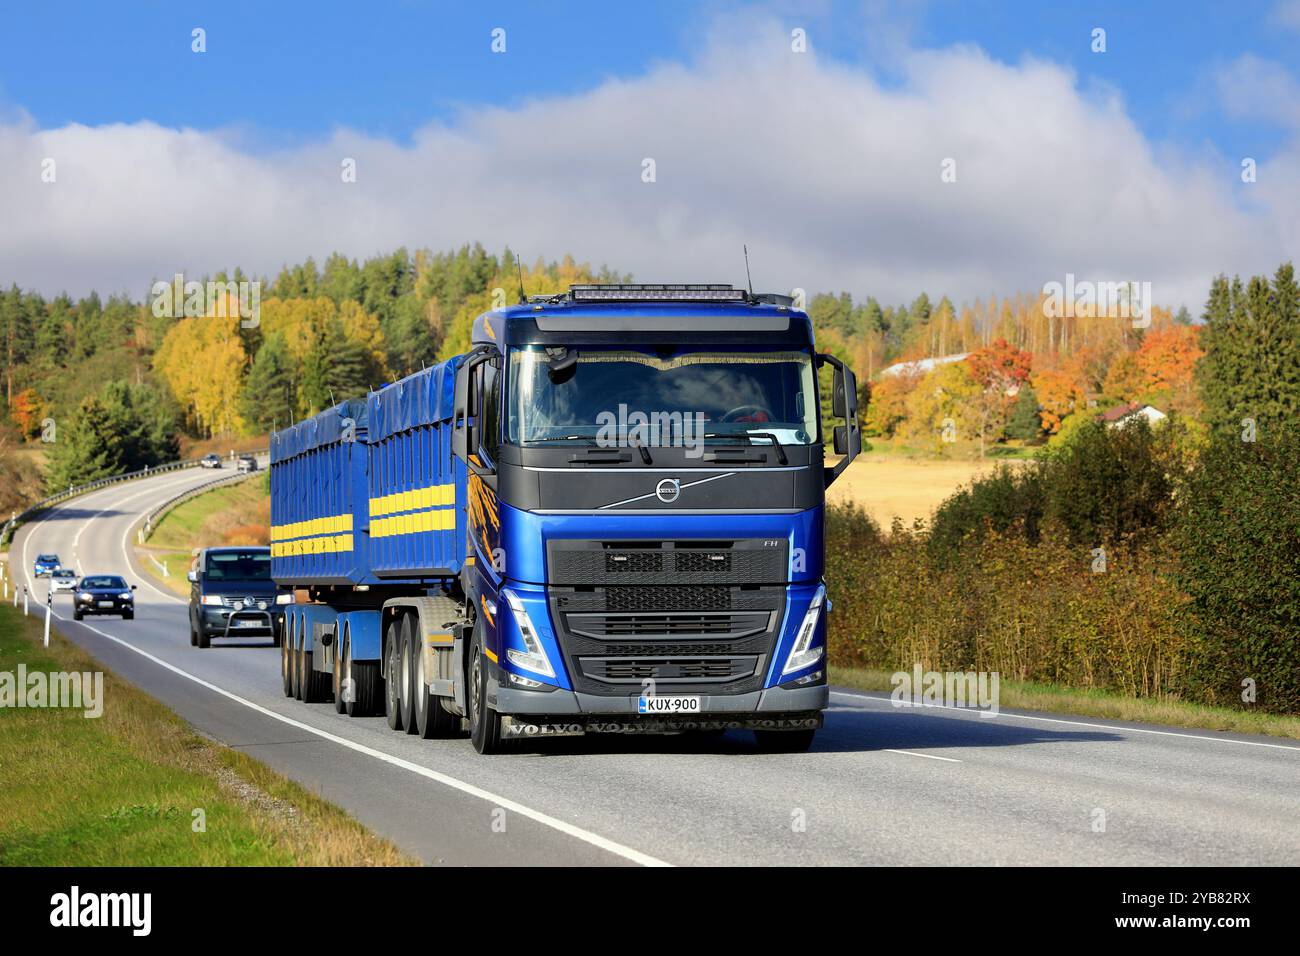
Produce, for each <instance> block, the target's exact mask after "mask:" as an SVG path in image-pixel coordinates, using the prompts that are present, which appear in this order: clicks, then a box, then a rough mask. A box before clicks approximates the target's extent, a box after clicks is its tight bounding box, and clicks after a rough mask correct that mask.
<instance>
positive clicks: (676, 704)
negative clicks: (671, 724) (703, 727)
mask: <svg viewBox="0 0 1300 956" xmlns="http://www.w3.org/2000/svg"><path fill="white" fill-rule="evenodd" d="M700 700H701V698H699V697H665V696H661V695H658V694H654V695H650V694H642V695H641V702H640V704H639V705H638V706H637V711H638V712H639V713H642V714H698V713H699V712H700Z"/></svg>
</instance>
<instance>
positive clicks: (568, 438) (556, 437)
mask: <svg viewBox="0 0 1300 956" xmlns="http://www.w3.org/2000/svg"><path fill="white" fill-rule="evenodd" d="M547 441H585V442H587V443H588V444H591V445H594V444H595V443H596V436H594V435H548V436H547V437H546V438H525V439H524V444H525V445H532V444H540V443H541V442H547Z"/></svg>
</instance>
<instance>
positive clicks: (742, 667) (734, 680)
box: [549, 585, 785, 696]
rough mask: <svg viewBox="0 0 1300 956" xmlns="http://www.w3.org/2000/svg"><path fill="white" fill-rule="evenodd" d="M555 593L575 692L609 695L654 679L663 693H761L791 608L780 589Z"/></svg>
mask: <svg viewBox="0 0 1300 956" xmlns="http://www.w3.org/2000/svg"><path fill="white" fill-rule="evenodd" d="M549 590H550V609H551V620H552V621H553V622H555V626H556V636H557V638H558V640H559V642H560V645H561V648H562V649H563V651H564V655H565V659H566V660H567V661H568V662H569V666H570V673H571V674H573V675H574V685H575V689H576V690H578V691H579V692H582V693H587V694H601V695H606V696H608V695H618V694H627V693H630V692H633V691H635V685H638V684H639V682H640V681H642V680H651V679H652V680H654V681H655V684H656V692H657V693H661V694H662V693H674V692H675V691H674V688H676V689H677V690H679V691H680V692H682V693H701V692H707V693H716V694H743V693H749V692H752V691H756V690H759V689H760V688H761V687H762V684H763V677H764V675H765V674H766V671H767V665H768V662H769V661H770V660H771V654H772V650H773V646H774V643H775V640H776V635H777V632H778V630H779V628H780V624H781V620H782V611H783V608H784V601H785V597H784V595H785V589H784V588H783V587H779V586H772V587H749V588H742V587H725V586H710V585H703V586H671V585H670V586H663V587H604V588H590V589H583V590H578V589H576V588H575V589H572V590H570V589H565V588H557V587H552V588H550V589H549ZM628 685H633V686H631V687H629V686H628Z"/></svg>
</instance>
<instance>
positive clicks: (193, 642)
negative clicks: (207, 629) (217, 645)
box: [190, 621, 199, 647]
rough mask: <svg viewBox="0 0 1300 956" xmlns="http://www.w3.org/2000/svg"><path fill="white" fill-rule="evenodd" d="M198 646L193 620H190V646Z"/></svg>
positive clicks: (197, 636)
mask: <svg viewBox="0 0 1300 956" xmlns="http://www.w3.org/2000/svg"><path fill="white" fill-rule="evenodd" d="M198 646H199V635H198V633H197V632H196V631H195V630H194V622H193V621H190V647H198Z"/></svg>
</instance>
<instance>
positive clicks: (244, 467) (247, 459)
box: [235, 455, 257, 471]
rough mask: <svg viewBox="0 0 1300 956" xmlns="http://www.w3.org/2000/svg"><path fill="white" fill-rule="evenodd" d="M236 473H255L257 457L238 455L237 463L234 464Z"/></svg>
mask: <svg viewBox="0 0 1300 956" xmlns="http://www.w3.org/2000/svg"><path fill="white" fill-rule="evenodd" d="M235 470H236V471H257V457H256V456H255V455H240V456H239V461H237V462H235Z"/></svg>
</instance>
